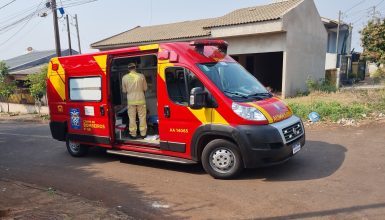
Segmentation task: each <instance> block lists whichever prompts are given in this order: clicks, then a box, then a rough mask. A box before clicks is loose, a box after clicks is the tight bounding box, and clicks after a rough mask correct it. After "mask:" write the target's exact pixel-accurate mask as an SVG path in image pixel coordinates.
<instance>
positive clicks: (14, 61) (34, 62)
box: [4, 47, 78, 104]
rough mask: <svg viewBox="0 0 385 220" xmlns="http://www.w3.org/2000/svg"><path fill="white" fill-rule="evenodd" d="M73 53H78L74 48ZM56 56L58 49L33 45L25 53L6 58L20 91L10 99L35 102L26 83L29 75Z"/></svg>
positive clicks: (66, 54)
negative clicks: (39, 49) (38, 48)
mask: <svg viewBox="0 0 385 220" xmlns="http://www.w3.org/2000/svg"><path fill="white" fill-rule="evenodd" d="M72 54H78V52H77V51H75V50H72ZM68 55H70V53H69V50H68V49H67V50H63V51H62V56H68ZM53 57H56V50H45V51H36V50H33V49H32V48H31V47H29V48H28V49H27V52H26V53H25V54H23V55H20V56H17V57H14V58H11V59H8V60H4V62H5V63H6V65H7V66H8V67H9V75H10V77H11V79H13V80H15V81H16V82H17V87H18V91H17V94H15V95H13V96H12V97H11V98H10V99H11V100H10V101H11V102H14V103H31V104H32V103H34V100H33V98H31V97H30V96H29V91H28V88H27V86H26V85H25V81H26V80H27V76H28V75H30V74H36V73H38V72H40V69H41V68H42V67H44V65H47V64H48V62H49V60H50V59H51V58H53Z"/></svg>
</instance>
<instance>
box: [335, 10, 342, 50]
mask: <svg viewBox="0 0 385 220" xmlns="http://www.w3.org/2000/svg"><path fill="white" fill-rule="evenodd" d="M341 15H342V12H341V11H339V12H338V26H337V40H336V54H337V55H338V43H339V42H338V41H339V40H340V39H339V38H340V29H341Z"/></svg>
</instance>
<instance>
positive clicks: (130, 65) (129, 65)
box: [127, 63, 136, 69]
mask: <svg viewBox="0 0 385 220" xmlns="http://www.w3.org/2000/svg"><path fill="white" fill-rule="evenodd" d="M127 67H128V69H133V68H136V65H135V63H129V64H128V66H127Z"/></svg>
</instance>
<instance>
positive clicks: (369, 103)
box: [286, 90, 385, 122]
mask: <svg viewBox="0 0 385 220" xmlns="http://www.w3.org/2000/svg"><path fill="white" fill-rule="evenodd" d="M286 102H287V103H288V104H289V106H290V107H291V108H292V109H293V111H294V113H295V114H296V115H298V116H300V117H301V118H303V119H305V120H307V117H308V115H309V113H310V112H313V111H314V112H317V113H318V114H320V116H321V119H322V120H324V121H325V120H326V121H333V122H336V121H338V120H340V119H355V120H360V119H363V118H366V117H369V116H372V115H376V114H380V113H384V114H385V90H365V91H338V92H334V93H328V92H312V93H310V95H308V96H302V97H297V98H290V99H286Z"/></svg>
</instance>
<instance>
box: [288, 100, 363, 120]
mask: <svg viewBox="0 0 385 220" xmlns="http://www.w3.org/2000/svg"><path fill="white" fill-rule="evenodd" d="M290 107H291V108H292V110H293V112H294V114H296V115H298V116H300V117H301V118H303V119H307V117H308V115H309V113H310V112H317V113H318V114H319V115H320V116H321V119H324V120H325V119H326V120H331V121H334V122H335V121H338V120H339V119H342V118H351V119H361V118H362V115H363V114H367V113H368V112H369V109H368V108H367V107H366V106H365V105H364V104H361V103H352V104H351V105H349V106H346V105H342V104H341V103H338V102H323V101H318V102H314V103H313V104H312V105H306V104H301V103H291V104H290Z"/></svg>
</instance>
